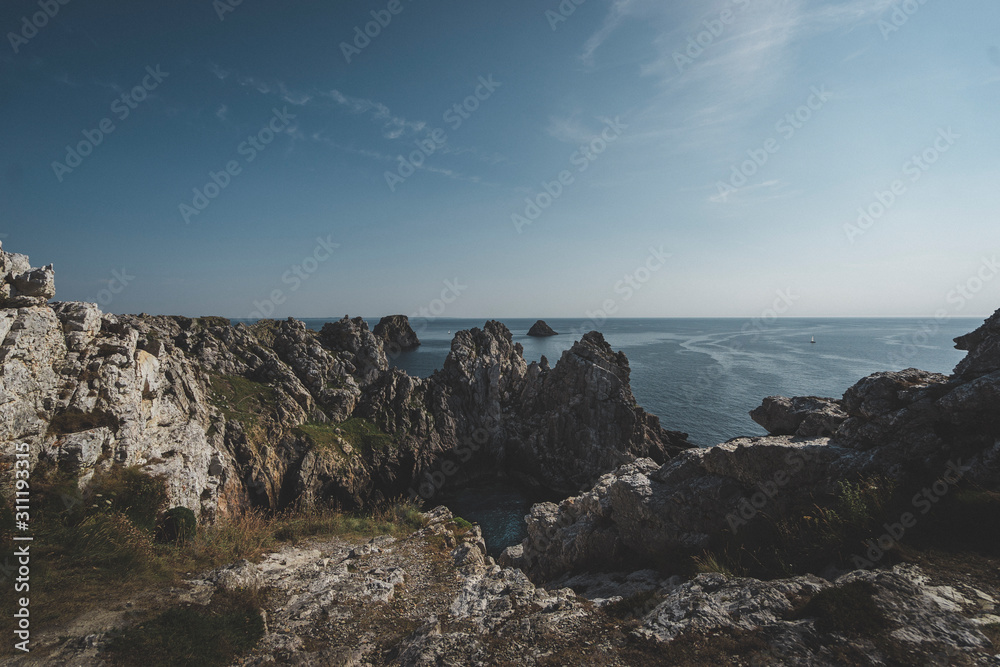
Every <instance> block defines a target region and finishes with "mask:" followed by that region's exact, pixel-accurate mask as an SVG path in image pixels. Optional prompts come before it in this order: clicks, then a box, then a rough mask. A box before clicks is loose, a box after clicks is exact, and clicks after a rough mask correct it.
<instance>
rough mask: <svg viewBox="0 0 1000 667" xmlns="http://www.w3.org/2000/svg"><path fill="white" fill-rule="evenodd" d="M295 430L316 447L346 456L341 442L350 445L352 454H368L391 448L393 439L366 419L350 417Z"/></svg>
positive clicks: (304, 425) (309, 424) (305, 425)
mask: <svg viewBox="0 0 1000 667" xmlns="http://www.w3.org/2000/svg"><path fill="white" fill-rule="evenodd" d="M296 431H297V432H298V433H300V434H301V435H304V436H306V437H307V438H308V439H309V440H310V441H311V442H312V443H313V445H315V446H316V447H318V448H320V449H329V450H332V451H335V452H339V453H340V454H342V455H344V456H347V454H346V452H344V450H343V448H342V446H341V442H342V441H343V442H346V443H347V444H348V445H350V446H351V450H352V454H355V453H356V454H360V455H362V456H368V455H371V454H373V453H375V452H382V451H385V450H387V449H389V448H391V447H392V446H393V445H394V443H395V441H394V440H393V438H392V436H391V435H389V434H388V433H385V432H384V431H382V430H381V429H380V428H379V427H378V426H376V425H375V424H372V423H371V422H370V421H368V420H366V419H361V418H359V417H351V418H350V419H348V420H347V421H344V422H341V423H340V424H318V423H315V422H313V423H307V424H303V425H301V426H299V427H298V428H297V429H296Z"/></svg>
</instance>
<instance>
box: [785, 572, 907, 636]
mask: <svg viewBox="0 0 1000 667" xmlns="http://www.w3.org/2000/svg"><path fill="white" fill-rule="evenodd" d="M874 596H875V586H874V585H872V584H871V582H868V581H852V582H850V583H847V584H844V585H843V586H838V587H836V588H827V589H826V590H823V591H820V592H819V593H817V594H816V595H815V596H814V597H813V599H812V600H810V601H809V603H808V604H807V605H806V606H805V607H804V608H803V609H802V612H801V614H800V616H799V617H800V618H814V619H815V624H816V630H818V631H819V632H822V633H833V632H835V633H838V634H853V635H863V636H869V637H870V636H874V635H877V634H879V633H881V632H882V631H883V630H885V629H886V628H887V627H888V625H889V622H888V620H887V619H886V617H885V614H883V613H882V611H881V610H880V609H879V608H878V606H877V605H876V604H875V597H874Z"/></svg>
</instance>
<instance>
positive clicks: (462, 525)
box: [451, 516, 472, 532]
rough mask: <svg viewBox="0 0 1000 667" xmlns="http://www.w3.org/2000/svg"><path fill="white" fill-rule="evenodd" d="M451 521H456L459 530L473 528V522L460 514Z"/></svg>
mask: <svg viewBox="0 0 1000 667" xmlns="http://www.w3.org/2000/svg"><path fill="white" fill-rule="evenodd" d="M451 522H452V523H454V524H455V525H456V526H458V528H459V530H461V531H463V532H468V531H469V530H470V529H471V528H472V523H471V522H469V521H466V520H465V519H463V518H462V517H460V516H456V517H455V518H454V519H452V520H451Z"/></svg>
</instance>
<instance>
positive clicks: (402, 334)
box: [372, 315, 420, 352]
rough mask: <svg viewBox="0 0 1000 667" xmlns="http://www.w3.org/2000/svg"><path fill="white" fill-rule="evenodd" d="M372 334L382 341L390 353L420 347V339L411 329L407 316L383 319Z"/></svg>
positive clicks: (390, 316) (388, 316) (393, 316)
mask: <svg viewBox="0 0 1000 667" xmlns="http://www.w3.org/2000/svg"><path fill="white" fill-rule="evenodd" d="M372 333H374V334H375V335H376V336H378V337H379V338H381V339H382V345H383V346H384V347H385V348H386V349H387V350H388V351H390V352H395V351H402V352H406V351H407V350H415V349H416V348H418V347H420V339H419V338H417V333H416V332H415V331H414V330H413V329H412V327H410V319H409V318H408V317H407V316H406V315H387V316H386V317H383V318H382V319H381V320H379V323H378V324H376V325H375V329H373V330H372Z"/></svg>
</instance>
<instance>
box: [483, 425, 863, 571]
mask: <svg viewBox="0 0 1000 667" xmlns="http://www.w3.org/2000/svg"><path fill="white" fill-rule="evenodd" d="M844 453H845V452H844V450H841V449H840V448H837V447H834V446H830V444H829V441H828V440H827V439H814V440H803V441H797V440H794V439H792V438H788V437H768V438H742V439H736V440H732V441H730V442H727V443H725V444H722V445H717V446H715V447H708V448H704V449H692V450H689V451H686V452H683V453H681V454H679V455H678V456H677V457H675V458H674V459H672V460H671V461H669V462H667V463H666V464H664V465H662V466H661V465H658V464H657V463H655V462H654V461H652V460H650V459H640V460H638V461H635V462H633V463H629V464H626V465H624V466H622V467H621V468H619V469H618V470H616V471H614V472H613V473H609V474H607V475H604V476H603V477H602V478H601V479H600V481H599V482H598V483H597V484H596V485H595V486H594V487H593V488H592V489H591V490H590V491H588V492H587V493H585V494H583V495H581V496H577V497H573V498H567V499H566V500H563V501H562V502H561V503H559V504H558V505H556V504H553V503H540V504H537V505H534V506H533V507H532V508H531V513H530V514H529V515H528V517H527V523H528V537H527V538H526V539H525V541H524V542H523V543H522V544H521V545H520V546H518V547H513V548H509V549H508V550H507V551H506V552H505V553H504V557H503V558H502V559H501V562H502V563H505V564H511V565H514V566H516V567H520V568H521V569H523V570H524V571H525V572H526V573H528V575H529V576H531V578H532V580H534V581H538V582H542V581H549V580H552V579H554V578H556V577H558V576H560V575H563V574H565V573H568V572H576V571H585V570H588V569H601V568H602V567H606V566H607V564H608V563H616V564H619V566H621V565H622V564H628V565H630V566H631V567H635V568H641V567H660V566H662V565H664V563H665V562H666V561H667V560H668V558H669V557H670V556H672V555H682V554H697V553H700V552H701V551H703V550H704V549H706V548H708V547H709V546H712V541H713V539H714V538H716V537H718V536H719V535H723V534H727V533H728V531H729V530H730V529H731V528H732V521H733V517H737V518H738V517H739V516H740V514H739V512H740V509H741V502H742V501H743V500H745V499H747V498H750V497H752V496H753V495H754V494H755V493H758V492H759V491H761V488H762V486H763V485H771V486H774V487H776V488H780V489H781V493H780V494H775V495H774V497H773V498H771V497H768V498H767V500H768V506H767V508H768V511H769V512H781V511H783V510H784V509H786V508H788V507H791V506H794V505H795V504H796V503H798V502H801V501H802V500H803V499H804V498H807V497H809V496H810V494H812V493H815V492H820V491H822V490H823V489H824V488H825V489H826V490H827V491H830V490H832V489H833V488H834V485H835V483H836V479H831V478H830V470H831V469H832V468H833V467H834V463H835V462H836V461H837V460H838V459H839V458H840V456H842V455H843V454H844ZM847 453H850V452H849V451H848V452H847ZM776 477H777V479H776ZM779 485H780V486H779Z"/></svg>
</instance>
